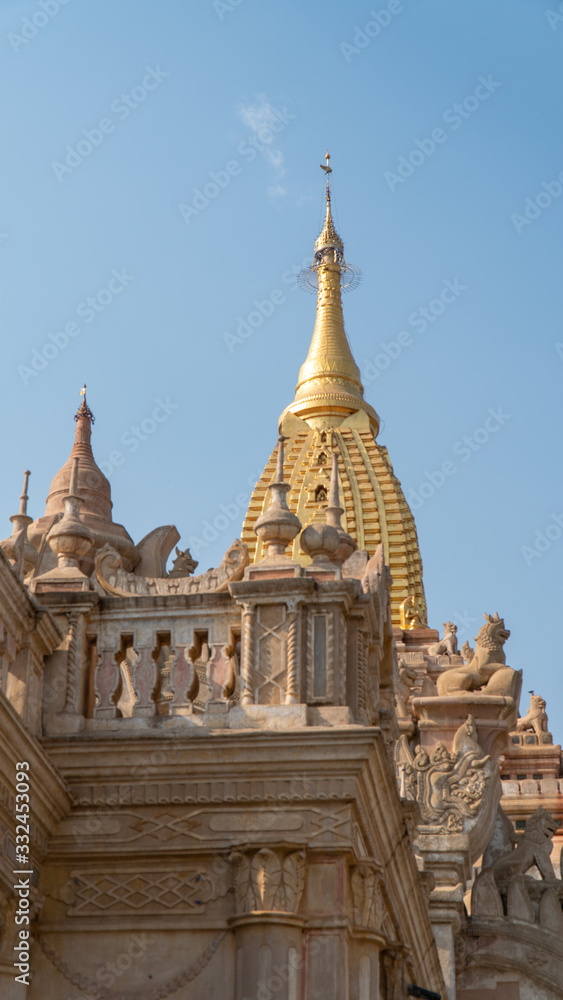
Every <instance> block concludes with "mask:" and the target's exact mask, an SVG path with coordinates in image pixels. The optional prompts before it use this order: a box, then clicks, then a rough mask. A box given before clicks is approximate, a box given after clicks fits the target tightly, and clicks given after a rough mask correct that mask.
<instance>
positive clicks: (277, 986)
mask: <svg viewBox="0 0 563 1000" xmlns="http://www.w3.org/2000/svg"><path fill="white" fill-rule="evenodd" d="M232 860H233V861H234V863H235V866H236V868H235V900H236V909H237V915H236V916H235V917H233V918H231V921H230V924H231V927H232V929H233V931H234V934H235V963H236V964H235V1000H246V998H248V997H252V998H253V1000H254V998H262V997H264V998H266V997H270V996H271V995H275V997H276V1000H302V993H301V982H302V966H303V940H302V938H303V927H304V925H305V920H304V918H303V917H300V916H299V915H298V910H299V906H300V903H301V897H302V895H303V886H304V879H305V851H304V850H300V849H299V848H297V847H295V846H290V845H287V844H284V845H283V846H276V847H262V848H258V847H256V846H252V847H249V846H246V847H241V848H238V849H236V850H235V851H233V854H232Z"/></svg>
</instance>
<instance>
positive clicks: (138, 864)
mask: <svg viewBox="0 0 563 1000" xmlns="http://www.w3.org/2000/svg"><path fill="white" fill-rule="evenodd" d="M322 169H323V171H324V172H325V175H326V190H325V197H326V218H325V222H324V225H323V228H322V231H321V233H320V235H319V237H318V238H317V240H316V243H315V246H314V252H313V256H312V263H311V267H310V268H309V269H308V270H307V271H306V272H304V274H303V275H302V284H303V285H304V286H307V287H309V288H311V289H313V290H314V291H315V292H316V294H317V308H316V319H315V324H314V329H313V334H312V339H311V343H310V347H309V351H308V354H307V356H306V359H305V362H304V363H303V365H302V368H301V370H300V373H299V378H298V381H297V387H296V390H295V396H294V399H293V401H292V402H290V403H289V405H288V406H287V408H286V409H285V410H284V412H283V413H282V415H281V417H280V419H279V423H278V427H277V433H276V427H275V416H276V415H274V414H272V415H271V419H272V443H274V441H275V446H274V450H273V452H272V455H271V457H270V459H269V461H268V462H267V464H266V467H265V470H264V473H263V475H262V477H261V479H260V481H259V482H258V483H257V484H256V486H255V489H254V491H253V494H252V498H251V500H250V504H249V507H248V511H247V514H246V517H245V520H244V525H243V526H242V531H241V537H240V538H235V539H233V541H232V543H231V545H230V546H229V548H228V549H227V551H226V553H225V555H224V557H223V559H222V561H221V563H220V565H219V566H217V567H216V568H213V569H210V570H208V571H207V572H205V573H200V574H198V573H197V572H196V571H197V568H198V567H197V563H196V562H195V560H194V559H192V557H191V555H190V552H189V550H185V551H182V550H181V549H180V548H178V547H176V556H175V558H174V560H173V562H172V564H171V565H170V564H169V557H170V554H171V552H172V549H173V548H174V546H177V543H178V542H179V541H180V539H179V535H178V532H177V530H176V528H175V527H174V525H163V526H159V527H156V528H155V529H154V530H153V531H151V532H150V533H149V534H148V535H146V536H145V538H143V539H141V540H139V541H138V542H134V541H133V539H132V538H131V537H130V535H129V533H128V532H127V530H126V528H125V527H123V526H122V525H119V524H116V523H115V522H114V521H113V519H112V502H111V490H110V484H109V482H108V480H107V479H106V477H105V476H104V475H103V473H102V472H101V470H100V469H99V467H98V466H97V464H96V461H95V458H94V454H93V451H92V441H91V439H92V430H93V424H94V415H93V413H92V410H91V408H90V406H89V405H88V402H87V400H86V388H85V387H84V389H83V390H82V394H81V395H82V399H81V403H80V406H79V408H78V412H77V413H76V416H75V421H76V427H75V440H74V444H73V445H72V448H71V451H70V455H69V457H68V459H67V461H66V462H65V463H64V464H63V465H62V467H61V469H60V470H59V472H57V473H56V475H55V477H54V479H53V481H52V483H51V487H50V489H49V493H48V496H47V501H46V507H45V510H44V513H43V514H41V515H40V516H39V517H37V518H36V519H35V520H33V519H32V517H31V516H30V515H29V514H28V504H29V502H30V501H29V494H30V492H31V491H30V488H29V482H30V472H29V471H26V472H25V475H24V486H23V491H22V494H21V496H20V500H19V511H18V513H17V514H14V515H13V517H12V518H11V522H12V530H11V533H10V534H9V536H8V537H7V538H6V539H5V540H4V541H2V542H0V735H1V739H0V775H1V783H2V784H1V789H2V795H1V797H0V818H1V828H0V829H1V832H2V853H1V856H0V987H1V988H0V992H1V995H2V997H3V998H4V997H5V998H6V1000H24V998H25V1000H60V998H61V997H63V998H69V1000H70V998H72V1000H78V998H79V997H80V998H82V997H87V998H88V1000H90V998H91V1000H112V998H115V1000H158V998H166V997H174V998H177V1000H199V998H201V1000H203V998H211V997H213V998H215V997H217V998H221V1000H320V998H321V997H322V998H323V1000H344V998H349V1000H403V998H407V997H422V998H427V1000H440V998H442V1000H539V998H545V1000H563V910H562V904H563V881H562V880H561V871H560V865H561V859H560V854H561V846H562V843H563V777H562V770H561V747H560V746H559V745H554V744H553V739H552V735H551V733H550V731H549V725H548V717H547V712H546V704H545V701H544V700H543V699H542V698H541V696H540V695H539V694H537V693H534V692H531V693H530V705H529V707H528V706H527V705H524V706H522V709H521V708H520V697H521V690H522V670H521V669H519V668H518V665H516V666H511V665H509V664H508V663H507V651H508V649H509V639H510V629H509V628H508V627H507V625H506V624H505V621H504V619H503V618H502V617H501V616H500V615H499V614H498V613H497V612H496V611H495V612H494V613H493V612H492V609H484V612H485V613H484V618H483V625H482V627H481V628H480V630H479V631H478V632H477V635H476V636H475V640H474V646H470V645H469V644H468V643H465V645H464V646H463V648H462V649H461V650H459V649H458V643H457V635H456V626H455V625H454V624H452V623H451V622H446V623H444V626H443V629H440V631H438V630H436V629H435V628H433V627H431V625H429V624H428V618H427V606H426V599H425V594H424V586H423V579H422V560H421V556H420V551H419V546H418V539H417V533H416V527H415V523H414V518H413V515H412V513H411V511H410V509H409V507H408V505H407V503H406V501H405V498H404V495H403V492H402V490H401V485H400V483H399V481H398V479H397V478H396V476H395V474H394V472H393V468H392V465H391V462H390V460H389V457H388V454H387V450H386V449H385V447H384V446H383V445H382V444H380V443H379V442H378V433H379V418H378V416H377V413H376V412H375V410H374V409H373V408H372V407H371V406H370V405H369V403H368V402H367V401H366V400H365V398H364V392H363V388H362V384H361V378H360V372H359V370H358V367H357V365H356V362H355V361H354V358H353V356H352V351H351V349H350V344H349V341H348V338H347V336H346V332H345V327H344V318H343V310H342V297H341V293H342V290H343V289H346V288H350V287H351V285H353V284H354V282H355V280H356V277H357V269H355V268H354V267H353V266H352V265H350V264H348V263H347V262H346V260H345V256H344V245H343V242H342V239H341V238H340V236H339V234H338V233H337V231H336V229H335V226H334V221H333V216H332V203H331V202H332V191H331V173H332V171H331V168H330V159H329V156H328V154H327V157H326V166H325V165H323V167H322ZM305 346H306V345H305V337H304V350H305ZM96 409H97V404H96ZM69 430H70V428H69ZM69 437H70V434H69ZM69 446H70V441H69ZM63 454H64V453H63ZM30 457H31V456H30ZM14 491H15V486H14ZM460 544H462V543H461V542H460ZM501 602H502V594H499V605H500V604H501ZM517 627H522V624H521V623H520V624H519V625H518V626H517ZM505 647H506V649H505ZM525 680H526V687H527V686H528V685H529V683H530V682H531V678H529V677H528V676H526V678H525Z"/></svg>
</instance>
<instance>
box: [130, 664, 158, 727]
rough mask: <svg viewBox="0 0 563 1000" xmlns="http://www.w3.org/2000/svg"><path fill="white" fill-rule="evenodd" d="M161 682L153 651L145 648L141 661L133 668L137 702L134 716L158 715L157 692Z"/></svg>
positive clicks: (134, 707)
mask: <svg viewBox="0 0 563 1000" xmlns="http://www.w3.org/2000/svg"><path fill="white" fill-rule="evenodd" d="M159 681H160V677H159V672H158V667H157V665H156V661H155V659H154V656H153V655H152V652H151V650H150V649H149V648H148V647H144V648H142V649H141V650H140V651H139V659H138V660H137V662H136V663H135V666H134V667H133V687H134V689H135V694H136V696H137V700H136V702H135V704H134V705H133V715H134V716H135V715H136V716H142V717H146V716H152V715H156V713H157V707H156V701H157V691H158V684H159Z"/></svg>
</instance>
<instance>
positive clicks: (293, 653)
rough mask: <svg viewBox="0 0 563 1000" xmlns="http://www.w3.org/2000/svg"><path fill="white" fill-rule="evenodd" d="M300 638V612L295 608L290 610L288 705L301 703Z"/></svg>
mask: <svg viewBox="0 0 563 1000" xmlns="http://www.w3.org/2000/svg"><path fill="white" fill-rule="evenodd" d="M298 636H299V611H298V609H297V608H295V607H294V608H291V609H290V613H289V631H288V635H287V683H286V689H285V703H286V705H297V704H298V702H299V663H298V652H299V651H298V648H297V640H298Z"/></svg>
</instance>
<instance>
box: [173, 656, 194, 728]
mask: <svg viewBox="0 0 563 1000" xmlns="http://www.w3.org/2000/svg"><path fill="white" fill-rule="evenodd" d="M170 687H171V689H172V691H173V693H174V697H173V699H172V701H171V702H170V714H171V715H191V713H192V712H193V702H194V701H195V698H196V697H197V693H198V691H199V678H198V676H197V670H196V668H195V666H194V664H193V660H192V658H191V657H189V656H186V651H185V649H184V648H183V647H182V648H181V649H180V651H179V652H178V655H177V656H176V659H175V660H174V662H173V664H172V666H171V667H170Z"/></svg>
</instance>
